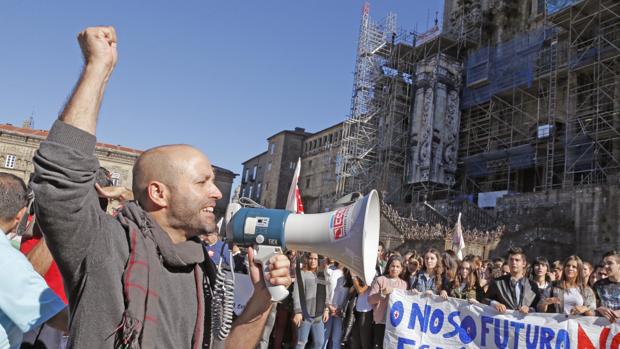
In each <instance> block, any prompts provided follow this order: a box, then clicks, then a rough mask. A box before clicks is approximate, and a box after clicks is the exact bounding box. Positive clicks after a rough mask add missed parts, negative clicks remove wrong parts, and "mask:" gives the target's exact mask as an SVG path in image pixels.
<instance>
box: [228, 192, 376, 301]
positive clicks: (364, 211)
mask: <svg viewBox="0 0 620 349" xmlns="http://www.w3.org/2000/svg"><path fill="white" fill-rule="evenodd" d="M233 207H234V206H233ZM239 207H240V206H238V204H237V206H236V208H233V209H232V210H231V208H230V207H229V210H228V212H227V214H226V222H227V224H226V237H227V239H228V241H234V242H235V243H237V244H238V245H239V246H255V248H256V256H255V259H257V261H259V262H261V263H262V265H263V271H264V272H267V271H268V265H267V264H268V263H266V262H267V261H268V260H269V258H270V257H271V256H272V255H273V254H274V253H277V252H281V249H282V248H286V249H289V250H299V251H306V252H315V253H317V254H320V255H324V256H327V257H329V258H332V259H335V260H337V261H338V262H340V263H342V264H344V266H346V267H347V268H349V270H351V272H353V273H354V274H356V275H359V276H361V277H362V278H363V279H364V281H365V282H366V284H370V282H371V281H372V279H373V278H374V276H375V265H376V262H377V247H378V245H379V219H380V216H379V215H380V205H379V195H378V194H377V191H376V190H373V191H371V192H370V194H368V195H366V196H364V197H363V198H361V199H359V200H358V201H357V202H355V203H354V204H352V205H349V206H346V207H341V208H339V209H337V210H335V211H331V212H326V213H317V214H306V215H302V214H294V213H291V212H289V211H285V210H275V209H265V208H239ZM235 209H237V211H236V212H233V211H234V210H235ZM266 282H267V286H268V288H269V292H270V293H271V297H272V300H274V301H281V300H283V299H284V298H286V296H287V295H288V291H287V290H286V288H284V286H271V285H270V284H269V282H268V280H266Z"/></svg>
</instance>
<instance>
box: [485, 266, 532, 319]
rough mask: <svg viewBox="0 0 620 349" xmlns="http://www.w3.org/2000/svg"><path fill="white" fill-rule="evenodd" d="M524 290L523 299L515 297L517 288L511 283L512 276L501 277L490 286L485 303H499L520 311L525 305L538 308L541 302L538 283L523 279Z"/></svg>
mask: <svg viewBox="0 0 620 349" xmlns="http://www.w3.org/2000/svg"><path fill="white" fill-rule="evenodd" d="M521 282H523V290H522V291H521V299H516V297H515V287H514V286H513V285H512V284H511V282H510V274H508V275H504V276H501V277H499V278H497V279H495V280H493V282H491V285H489V289H488V290H487V292H486V294H485V301H484V303H486V304H490V303H491V301H497V302H500V303H502V304H504V305H505V306H506V307H507V308H508V309H513V310H518V308H519V307H522V306H524V305H526V306H528V307H529V308H536V305H537V304H538V301H539V300H540V291H539V290H538V286H537V285H536V283H535V282H534V281H532V280H530V279H528V278H525V277H524V278H523V279H522V280H521Z"/></svg>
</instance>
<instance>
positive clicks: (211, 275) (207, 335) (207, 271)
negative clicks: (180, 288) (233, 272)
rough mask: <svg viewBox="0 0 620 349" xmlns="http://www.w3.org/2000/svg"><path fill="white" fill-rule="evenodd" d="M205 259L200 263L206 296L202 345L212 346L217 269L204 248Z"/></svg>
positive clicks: (204, 294)
mask: <svg viewBox="0 0 620 349" xmlns="http://www.w3.org/2000/svg"><path fill="white" fill-rule="evenodd" d="M202 251H203V253H204V255H205V260H204V261H203V262H202V263H200V264H199V265H200V269H202V274H203V275H202V293H203V296H204V307H205V309H204V310H205V313H204V324H205V328H204V331H203V338H202V347H203V348H209V347H210V346H211V325H212V324H211V302H212V301H213V293H212V291H213V289H212V287H213V285H215V277H216V269H215V263H213V261H212V260H211V258H210V257H209V255H208V254H207V251H206V249H204V248H203V249H202Z"/></svg>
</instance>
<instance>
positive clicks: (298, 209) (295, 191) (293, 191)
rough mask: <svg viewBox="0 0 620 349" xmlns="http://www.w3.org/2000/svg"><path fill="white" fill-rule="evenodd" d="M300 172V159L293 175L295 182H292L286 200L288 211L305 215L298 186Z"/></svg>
mask: <svg viewBox="0 0 620 349" xmlns="http://www.w3.org/2000/svg"><path fill="white" fill-rule="evenodd" d="M300 171H301V158H298V159H297V166H296V167H295V173H294V174H293V181H292V182H291V188H290V189H289V190H288V198H287V199H286V210H287V211H291V212H294V213H304V205H303V204H302V202H301V192H300V191H299V186H298V185H297V182H298V181H299V172H300Z"/></svg>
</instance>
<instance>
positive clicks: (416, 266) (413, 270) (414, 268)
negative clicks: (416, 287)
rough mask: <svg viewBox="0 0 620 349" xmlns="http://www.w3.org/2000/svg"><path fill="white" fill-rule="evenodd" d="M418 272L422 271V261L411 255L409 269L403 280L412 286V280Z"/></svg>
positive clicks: (408, 263)
mask: <svg viewBox="0 0 620 349" xmlns="http://www.w3.org/2000/svg"><path fill="white" fill-rule="evenodd" d="M418 270H420V261H419V260H418V257H417V256H415V255H411V257H409V260H408V261H407V268H406V270H405V273H404V274H403V275H404V276H403V280H405V281H407V284H410V283H411V278H413V277H414V276H415V275H416V274H417V272H418Z"/></svg>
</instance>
